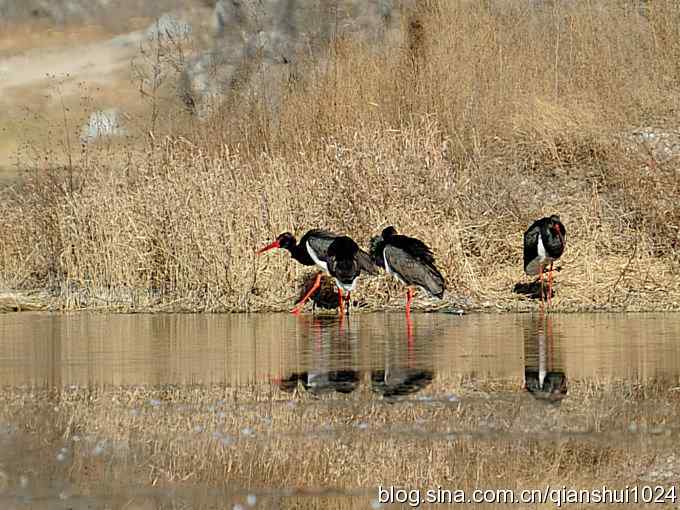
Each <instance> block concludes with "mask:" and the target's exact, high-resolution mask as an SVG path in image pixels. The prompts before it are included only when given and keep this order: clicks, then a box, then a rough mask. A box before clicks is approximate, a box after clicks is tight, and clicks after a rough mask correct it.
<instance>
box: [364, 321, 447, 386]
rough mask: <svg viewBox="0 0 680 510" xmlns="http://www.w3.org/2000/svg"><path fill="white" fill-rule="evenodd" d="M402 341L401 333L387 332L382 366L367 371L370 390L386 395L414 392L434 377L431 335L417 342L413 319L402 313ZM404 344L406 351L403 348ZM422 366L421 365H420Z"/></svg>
mask: <svg viewBox="0 0 680 510" xmlns="http://www.w3.org/2000/svg"><path fill="white" fill-rule="evenodd" d="M405 318H406V320H405V322H406V342H404V340H403V337H402V336H401V335H390V336H389V340H388V342H386V345H385V352H384V360H385V361H384V368H381V369H376V370H372V371H371V390H372V391H373V392H374V393H378V394H380V395H382V396H383V397H384V398H386V399H393V398H395V397H399V396H403V395H410V394H413V393H417V392H419V391H420V390H422V389H423V388H425V387H426V386H428V385H429V384H430V383H432V380H433V379H434V370H433V369H432V368H431V367H433V366H434V360H433V359H432V353H431V349H430V350H429V351H428V350H427V349H426V348H427V347H430V348H431V347H432V338H431V336H432V335H429V336H428V338H427V340H426V341H427V344H425V345H421V346H419V348H420V350H419V351H418V352H417V354H416V350H415V347H416V341H415V337H414V334H413V319H412V317H411V314H406V317H405ZM404 347H405V349H406V352H404ZM424 367H425V368H424Z"/></svg>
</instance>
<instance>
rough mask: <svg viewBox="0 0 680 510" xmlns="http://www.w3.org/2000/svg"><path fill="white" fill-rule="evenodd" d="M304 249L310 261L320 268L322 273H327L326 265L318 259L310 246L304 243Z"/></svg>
mask: <svg viewBox="0 0 680 510" xmlns="http://www.w3.org/2000/svg"><path fill="white" fill-rule="evenodd" d="M305 247H306V248H307V253H309V256H310V257H312V260H313V261H314V263H315V264H316V265H317V266H318V267H319V268H321V269H322V270H323V271H325V272H326V273H328V264H326V263H325V262H324V261H323V260H321V259H320V258H319V256H318V255H317V254H316V252H315V251H314V248H312V247H311V246H310V244H309V243H308V242H307V243H305Z"/></svg>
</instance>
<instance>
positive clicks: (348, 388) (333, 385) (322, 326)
mask: <svg viewBox="0 0 680 510" xmlns="http://www.w3.org/2000/svg"><path fill="white" fill-rule="evenodd" d="M321 290H323V288H322V289H321ZM312 299H314V298H312ZM329 304H330V303H329ZM335 305H336V306H335V308H337V307H338V301H335ZM331 309H332V308H331ZM301 322H302V324H305V325H307V327H308V328H307V333H308V334H307V335H306V340H307V342H308V345H309V354H310V363H309V368H308V369H307V370H303V371H300V372H292V373H290V374H289V375H287V376H286V377H283V378H281V379H279V380H277V381H276V382H277V385H278V387H279V389H281V390H282V391H285V392H287V393H292V392H294V391H295V390H297V389H298V387H299V386H301V387H302V388H303V389H304V390H305V391H307V392H308V393H310V394H312V395H315V396H320V395H323V394H327V393H332V392H337V393H351V392H353V391H354V390H356V389H357V388H358V387H359V383H360V378H361V374H360V372H359V371H358V370H356V369H354V368H352V367H354V366H356V365H357V356H358V352H357V341H356V338H355V336H354V335H352V331H351V330H350V329H349V328H348V327H347V326H346V325H345V318H344V316H343V315H340V316H329V315H325V316H324V315H321V316H317V317H311V318H307V317H303V318H301Z"/></svg>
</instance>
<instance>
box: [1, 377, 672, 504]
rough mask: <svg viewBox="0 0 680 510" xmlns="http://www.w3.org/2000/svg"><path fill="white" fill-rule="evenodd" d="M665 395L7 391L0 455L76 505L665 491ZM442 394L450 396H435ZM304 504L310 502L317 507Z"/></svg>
mask: <svg viewBox="0 0 680 510" xmlns="http://www.w3.org/2000/svg"><path fill="white" fill-rule="evenodd" d="M676 390H677V388H676V387H674V385H673V384H668V383H663V382H658V383H649V382H648V383H646V384H636V383H630V382H627V383H623V382H616V381H602V382H599V383H593V382H576V383H572V384H571V386H570V389H569V393H570V396H569V398H568V399H566V400H564V401H563V402H562V405H561V406H559V407H558V406H552V405H549V404H544V403H542V402H538V401H535V400H533V399H532V398H531V397H529V396H528V395H527V394H526V393H521V392H520V393H518V392H517V390H512V389H511V388H510V387H505V388H504V387H503V385H502V384H501V383H494V382H493V381H488V382H486V383H485V382H479V381H478V382H476V383H469V382H468V383H465V382H462V381H460V380H459V381H454V380H450V379H438V380H437V381H436V382H435V383H434V385H433V386H431V387H428V388H427V389H425V390H424V392H423V393H422V394H421V395H430V396H434V397H435V398H434V399H433V400H431V401H426V400H417V399H409V400H406V401H403V402H401V403H387V402H385V401H383V400H380V399H378V398H376V397H375V396H372V395H371V394H370V393H368V392H367V390H365V389H360V390H359V391H358V392H355V393H353V394H350V395H348V396H341V395H337V394H336V395H335V396H329V397H322V398H311V397H309V396H308V395H305V394H302V395H300V396H296V397H293V398H292V399H291V397H290V396H289V395H286V394H283V393H279V392H278V391H277V390H273V389H271V388H269V387H267V386H260V385H255V386H252V387H251V388H240V389H234V388H225V387H223V386H214V387H190V386H189V387H183V386H182V387H180V386H169V387H166V388H160V389H149V388H145V387H133V388H102V387H93V388H89V389H87V388H80V389H77V388H76V389H71V390H64V391H63V392H60V393H53V392H52V393H50V392H42V391H38V390H30V391H29V390H11V389H7V390H5V391H4V392H3V393H2V394H1V395H0V403H1V404H2V405H0V409H1V410H2V415H1V416H0V420H1V421H0V423H3V424H11V426H12V427H11V430H14V432H9V434H10V435H11V436H12V440H13V441H14V443H13V444H14V445H15V446H16V452H19V451H21V452H22V455H17V456H16V458H14V459H12V456H11V455H9V453H10V451H9V450H8V452H7V453H8V454H7V455H6V456H5V460H6V463H5V465H4V469H5V470H6V471H7V472H9V473H12V478H11V480H10V485H13V484H14V483H15V482H16V480H15V479H14V477H17V478H18V476H19V475H20V474H22V473H24V474H27V475H28V476H29V477H30V479H31V483H37V481H38V480H40V479H45V478H50V477H55V476H56V477H57V478H58V479H62V478H63V477H66V478H67V480H68V482H69V484H71V487H72V488H71V491H72V492H73V493H74V494H78V493H80V494H88V493H90V491H92V490H94V492H92V493H93V494H95V495H96V494H98V493H101V487H102V480H106V484H105V485H106V486H108V485H111V486H114V487H123V488H125V489H121V490H131V489H134V488H135V487H138V486H139V485H140V484H142V485H146V486H149V485H154V486H156V487H164V488H174V489H176V490H178V491H179V492H178V494H181V489H182V488H183V487H184V488H187V487H190V486H192V487H200V486H204V485H205V484H207V485H209V486H227V487H240V488H244V489H246V490H248V489H249V490H250V491H252V492H256V493H257V492H258V491H263V493H264V494H266V493H267V491H269V494H274V495H277V494H278V495H279V496H280V495H281V494H287V495H288V496H289V497H293V501H295V499H294V497H295V496H299V497H302V496H305V495H307V496H309V495H314V494H317V495H323V494H324V493H323V491H321V492H315V491H317V490H318V489H319V488H321V487H326V488H334V489H337V490H338V491H339V494H351V493H352V491H357V492H358V494H359V496H361V497H362V498H361V500H363V501H366V500H368V499H369V497H370V498H374V497H375V495H374V494H373V487H377V486H378V485H380V484H382V485H397V486H401V487H406V488H416V487H420V488H426V487H437V486H442V487H449V488H465V489H469V490H470V489H473V488H500V487H503V488H509V487H512V488H518V489H521V488H533V487H543V486H544V485H545V484H546V483H548V484H552V485H553V486H557V487H561V486H562V485H566V486H567V487H582V488H583V487H591V486H592V487H600V486H601V485H602V484H607V485H609V486H624V485H626V484H630V485H633V484H636V483H644V482H647V483H651V482H654V483H669V482H670V481H671V480H673V479H674V478H677V476H678V473H679V472H680V462H679V461H678V460H677V459H679V458H680V457H678V454H679V452H678V448H677V433H678V431H677V427H676V425H675V424H676V423H677V420H678V419H679V418H680V414H679V413H680V407H679V406H678V392H677V391H676ZM451 391H454V392H455V393H456V394H458V395H459V396H460V397H461V399H460V400H459V401H457V402H449V401H448V400H447V399H446V398H444V399H441V395H442V394H444V393H446V392H451ZM489 392H491V393H489ZM3 434H7V432H3ZM38 445H39V447H38ZM62 447H65V448H66V451H65V452H66V453H65V457H66V458H65V460H63V461H62V462H59V461H58V460H57V459H56V456H57V455H58V453H59V452H60V451H61V448H62ZM31 452H35V455H38V456H39V458H40V459H41V461H40V462H38V463H36V462H35V461H36V459H37V458H38V457H36V456H35V455H34V454H32V453H31ZM50 452H51V453H53V455H52V454H51V453H50ZM397 452H398V453H397ZM9 459H12V460H9ZM64 465H66V466H67V467H68V469H67V470H66V471H64ZM284 488H290V489H289V490H288V492H287V493H282V492H278V493H277V492H276V490H274V492H272V491H271V489H280V490H283V489H284ZM286 499H287V498H286ZM303 499H307V500H308V501H307V502H306V504H309V505H310V507H317V505H319V504H323V502H324V501H325V500H324V498H318V499H313V498H312V500H311V501H309V499H310V498H308V497H307V498H303ZM260 501H270V500H269V498H268V497H267V496H265V498H264V499H262V497H261V499H260ZM338 505H339V507H340V508H346V507H351V506H352V502H351V500H344V501H340V502H338Z"/></svg>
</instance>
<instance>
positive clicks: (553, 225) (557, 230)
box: [548, 214, 567, 242]
mask: <svg viewBox="0 0 680 510" xmlns="http://www.w3.org/2000/svg"><path fill="white" fill-rule="evenodd" d="M549 220H550V223H549V224H548V228H549V229H550V231H551V232H552V233H553V234H554V235H556V236H557V237H559V238H560V239H562V240H563V239H564V236H565V234H566V233H567V231H566V230H565V228H564V225H562V222H561V221H560V217H559V215H557V214H553V215H552V216H550V218H549ZM563 242H564V241H563Z"/></svg>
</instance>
